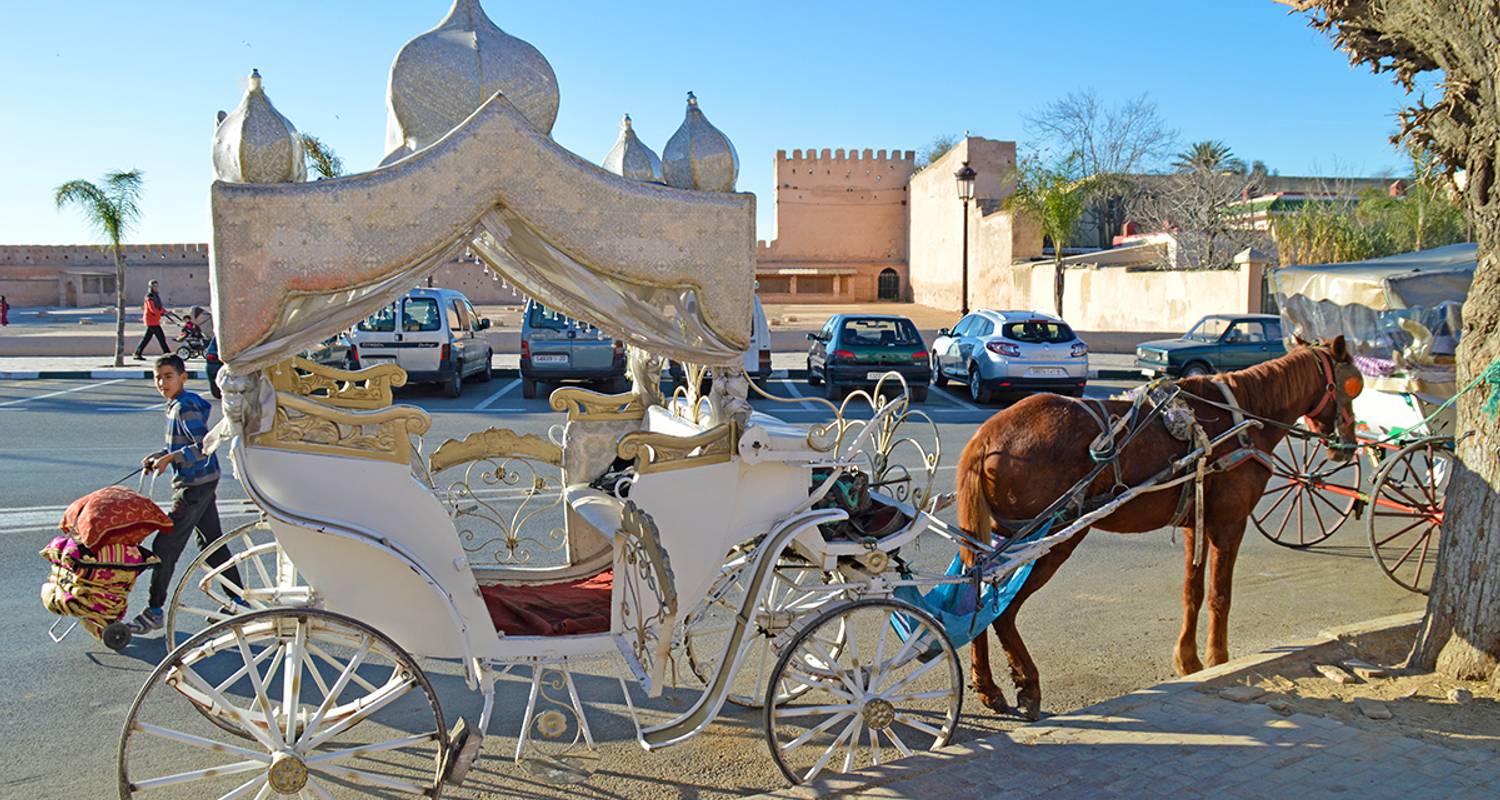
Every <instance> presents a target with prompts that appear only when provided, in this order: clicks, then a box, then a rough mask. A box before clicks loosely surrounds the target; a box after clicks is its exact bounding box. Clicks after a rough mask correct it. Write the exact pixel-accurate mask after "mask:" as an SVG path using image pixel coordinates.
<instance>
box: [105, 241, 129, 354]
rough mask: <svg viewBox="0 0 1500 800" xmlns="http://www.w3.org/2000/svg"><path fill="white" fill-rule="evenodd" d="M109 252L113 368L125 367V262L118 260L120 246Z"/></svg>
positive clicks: (115, 246) (112, 248) (113, 247)
mask: <svg viewBox="0 0 1500 800" xmlns="http://www.w3.org/2000/svg"><path fill="white" fill-rule="evenodd" d="M109 252H110V253H111V254H112V255H114V257H115V366H117V367H123V366H125V262H124V261H123V260H121V259H120V246H119V245H114V246H112V247H110V248H109Z"/></svg>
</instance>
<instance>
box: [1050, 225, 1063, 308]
mask: <svg viewBox="0 0 1500 800" xmlns="http://www.w3.org/2000/svg"><path fill="white" fill-rule="evenodd" d="M1052 248H1053V250H1055V251H1056V254H1055V255H1054V256H1053V258H1052V304H1053V305H1055V306H1057V316H1058V317H1059V318H1061V317H1062V315H1063V288H1064V284H1063V279H1064V273H1063V262H1062V247H1061V246H1059V245H1058V244H1057V242H1053V243H1052Z"/></svg>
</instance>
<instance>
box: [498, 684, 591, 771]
mask: <svg viewBox="0 0 1500 800" xmlns="http://www.w3.org/2000/svg"><path fill="white" fill-rule="evenodd" d="M532 670H533V671H532V674H531V696H530V699H529V700H528V702H527V706H526V721H525V722H524V723H523V724H524V726H525V728H524V730H523V731H522V739H521V741H520V742H518V746H517V752H516V761H517V763H519V764H520V765H521V766H522V768H524V769H525V770H526V771H528V772H530V773H532V774H533V775H535V776H537V777H538V778H541V779H543V780H545V781H547V782H548V783H552V784H554V785H566V784H571V783H577V782H579V781H582V780H585V779H587V778H588V777H589V776H590V775H592V774H593V773H594V770H595V769H597V768H598V764H599V753H598V751H596V750H595V749H594V741H593V734H592V733H591V732H590V731H589V723H588V719H587V718H586V717H585V716H584V710H583V704H582V703H580V702H579V700H578V689H577V687H576V686H574V685H573V678H572V675H571V674H570V672H569V671H568V668H567V666H566V665H555V664H538V665H536V666H534V667H532Z"/></svg>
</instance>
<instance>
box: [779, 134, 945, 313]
mask: <svg viewBox="0 0 1500 800" xmlns="http://www.w3.org/2000/svg"><path fill="white" fill-rule="evenodd" d="M915 155H916V154H915V153H914V152H913V151H911V150H906V151H901V150H892V151H886V150H879V151H875V150H863V151H860V150H849V151H847V152H846V151H844V150H842V149H840V150H828V149H824V150H821V151H818V150H811V149H809V150H806V151H803V150H793V151H792V152H791V155H790V156H788V155H787V151H785V150H778V151H777V152H776V167H775V179H776V188H775V209H776V210H775V215H776V239H775V240H773V241H771V242H761V243H760V244H759V247H758V248H757V253H756V255H757V266H756V277H757V279H758V280H759V281H760V294H761V297H762V298H764V299H766V300H767V301H770V302H829V301H835V300H837V301H841V302H870V301H874V300H876V299H888V300H907V299H910V296H911V292H910V286H909V283H908V279H907V250H908V245H907V228H908V213H907V211H908V210H907V202H908V190H907V182H908V180H909V179H910V178H911V174H912V170H913V169H914V166H915Z"/></svg>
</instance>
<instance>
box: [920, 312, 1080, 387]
mask: <svg viewBox="0 0 1500 800" xmlns="http://www.w3.org/2000/svg"><path fill="white" fill-rule="evenodd" d="M931 358H932V382H933V383H934V384H937V385H938V386H942V385H944V384H946V383H947V382H948V381H949V380H959V381H964V382H966V383H968V385H969V396H970V397H972V398H973V399H974V402H976V403H988V402H990V401H992V400H994V399H995V398H996V397H997V396H998V395H1009V394H1016V393H1025V392H1034V391H1048V392H1057V393H1058V394H1067V395H1072V396H1074V397H1082V396H1083V389H1084V387H1085V385H1087V383H1088V379H1089V346H1088V345H1087V344H1085V343H1084V342H1083V340H1082V339H1079V338H1078V336H1077V334H1075V333H1073V329H1072V328H1069V327H1068V324H1067V323H1066V322H1063V321H1062V320H1061V319H1059V318H1057V317H1054V316H1052V315H1051V314H1043V313H1041V312H1039V311H992V310H990V309H979V310H977V311H974V312H973V313H971V314H969V315H968V316H966V317H964V318H963V319H961V320H959V322H958V324H957V325H954V326H953V327H952V328H951V329H949V328H943V329H942V330H941V331H939V335H938V337H937V338H936V339H934V340H933V342H932V353H931Z"/></svg>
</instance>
